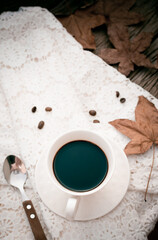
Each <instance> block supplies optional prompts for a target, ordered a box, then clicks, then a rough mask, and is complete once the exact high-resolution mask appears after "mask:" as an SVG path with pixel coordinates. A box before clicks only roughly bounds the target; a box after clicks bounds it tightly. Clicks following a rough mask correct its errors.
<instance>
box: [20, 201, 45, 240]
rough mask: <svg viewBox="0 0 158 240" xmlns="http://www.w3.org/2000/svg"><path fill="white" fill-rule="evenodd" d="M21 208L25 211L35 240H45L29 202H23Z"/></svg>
mask: <svg viewBox="0 0 158 240" xmlns="http://www.w3.org/2000/svg"><path fill="white" fill-rule="evenodd" d="M23 207H24V209H25V212H26V215H27V218H28V220H29V223H30V226H31V229H32V232H33V234H34V237H35V239H36V240H47V238H46V236H45V234H44V231H43V229H42V226H41V224H40V221H39V219H38V216H37V213H36V210H35V209H34V206H33V204H32V202H31V200H27V201H24V202H23Z"/></svg>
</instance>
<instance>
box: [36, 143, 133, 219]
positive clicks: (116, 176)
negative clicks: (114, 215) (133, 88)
mask: <svg viewBox="0 0 158 240" xmlns="http://www.w3.org/2000/svg"><path fill="white" fill-rule="evenodd" d="M112 146H113V149H114V151H115V157H116V166H115V170H114V173H113V176H112V178H111V179H110V181H109V182H108V183H107V184H106V185H105V187H104V188H103V189H102V190H101V191H99V192H98V195H97V198H94V197H91V196H86V197H84V199H82V198H81V199H80V203H79V207H78V210H77V213H76V216H75V219H74V220H78V221H86V220H91V219H95V218H98V217H101V216H103V215H105V214H107V213H109V212H110V211H111V210H113V209H114V208H115V207H116V206H117V205H118V204H119V203H120V202H121V200H122V199H123V197H124V195H125V193H126V191H127V188H128V185H129V179H130V171H129V164H128V159H127V157H126V155H125V153H124V152H123V150H121V149H120V148H119V147H118V146H117V145H116V144H114V143H112ZM45 162H46V159H45V158H41V159H40V160H39V161H38V163H37V165H36V169H35V181H36V187H37V191H38V193H39V195H40V197H41V199H42V201H43V202H44V203H45V205H46V206H47V207H48V208H49V209H50V210H52V211H53V212H55V213H56V214H58V215H60V216H62V217H65V207H66V204H67V199H66V197H65V198H64V197H63V196H62V195H61V192H60V191H59V190H57V188H56V187H55V186H54V184H53V183H52V182H51V181H50V178H49V177H48V175H47V174H46V168H45V166H46V163H45Z"/></svg>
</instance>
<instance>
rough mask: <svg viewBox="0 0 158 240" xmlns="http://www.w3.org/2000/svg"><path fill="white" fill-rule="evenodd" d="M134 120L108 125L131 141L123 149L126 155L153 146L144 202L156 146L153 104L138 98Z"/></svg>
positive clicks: (157, 114) (157, 125)
mask: <svg viewBox="0 0 158 240" xmlns="http://www.w3.org/2000/svg"><path fill="white" fill-rule="evenodd" d="M135 120H136V121H131V120H128V119H117V120H114V121H111V122H109V123H110V124H111V125H112V126H114V127H115V128H116V129H117V130H119V131H120V132H121V133H123V134H124V135H126V136H128V137H129V138H130V139H131V141H130V142H129V143H128V144H127V145H126V147H125V149H124V151H125V153H126V154H127V155H130V154H140V153H144V152H146V151H147V150H148V149H149V148H150V147H151V146H152V145H153V160H152V164H151V170H150V173H149V178H148V182H147V186H146V191H145V198H144V200H145V201H146V195H147V191H148V187H149V181H150V177H151V173H152V169H153V166H154V158H155V145H158V110H157V109H156V107H155V105H154V104H153V103H151V102H150V101H148V100H147V99H146V98H145V97H143V96H140V97H139V101H138V104H137V107H136V109H135Z"/></svg>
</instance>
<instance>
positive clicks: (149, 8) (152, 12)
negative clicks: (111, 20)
mask: <svg viewBox="0 0 158 240" xmlns="http://www.w3.org/2000/svg"><path fill="white" fill-rule="evenodd" d="M127 1H128V0H127ZM131 11H135V12H139V13H141V14H142V15H143V16H144V19H145V21H144V22H141V23H139V24H137V25H133V26H129V27H128V30H129V34H130V38H133V37H134V36H136V35H137V34H139V33H140V32H153V33H154V37H153V40H152V43H151V45H150V47H149V48H147V49H146V50H145V52H144V53H145V55H146V56H147V57H148V58H149V59H150V60H151V62H152V63H156V61H158V1H157V0H150V1H149V0H137V1H136V4H135V5H134V6H133V8H131ZM93 32H94V35H95V40H96V46H97V48H96V50H95V51H93V52H94V53H95V54H96V55H98V53H99V51H100V50H101V49H102V48H107V47H110V48H111V47H112V45H111V43H110V42H109V40H108V36H107V29H106V26H105V25H103V26H101V27H98V28H97V29H95V30H93ZM114 67H115V68H117V66H114ZM128 77H129V79H130V80H131V81H132V82H135V83H136V84H138V85H140V86H141V87H142V88H144V89H146V90H147V91H148V92H150V93H151V94H152V95H153V96H155V97H156V98H158V70H157V69H149V68H145V67H137V66H135V70H134V71H133V72H131V73H130V75H129V76H128Z"/></svg>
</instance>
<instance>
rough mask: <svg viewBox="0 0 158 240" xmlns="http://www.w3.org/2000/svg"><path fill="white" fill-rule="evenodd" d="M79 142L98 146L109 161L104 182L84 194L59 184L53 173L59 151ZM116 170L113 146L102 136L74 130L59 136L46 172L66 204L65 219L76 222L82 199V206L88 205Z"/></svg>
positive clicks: (87, 131) (91, 132)
mask: <svg viewBox="0 0 158 240" xmlns="http://www.w3.org/2000/svg"><path fill="white" fill-rule="evenodd" d="M77 140H83V141H89V142H92V143H94V144H96V145H97V146H99V147H100V148H101V150H102V151H103V152H104V153H105V155H106V157H107V160H108V172H107V175H106V177H105V178H104V180H103V181H102V182H101V183H100V185H98V186H97V187H95V188H94V189H91V190H88V191H83V192H78V191H72V190H69V189H67V188H66V187H64V186H63V185H61V184H60V183H59V182H58V180H57V178H56V176H55V174H54V171H53V161H54V157H55V155H56V153H57V152H58V150H59V149H60V148H61V147H62V146H63V145H65V144H67V143H69V142H72V141H77ZM114 168H115V157H114V153H113V149H112V146H111V144H110V143H109V141H108V139H106V138H105V137H102V136H101V135H100V134H98V133H96V132H94V131H89V130H72V131H69V132H66V133H64V134H62V135H61V136H59V137H58V138H57V139H55V140H54V142H53V144H52V145H51V147H50V149H49V151H48V154H47V166H46V170H47V174H48V175H49V178H50V180H51V182H52V184H54V186H55V187H56V188H57V190H58V191H57V192H59V195H60V198H63V201H64V204H65V205H64V208H65V209H64V211H65V218H67V219H69V220H75V215H76V212H77V211H78V210H79V206H80V201H81V199H82V204H83V202H85V205H86V204H87V202H86V201H87V199H88V198H89V197H90V198H91V197H92V198H93V197H95V198H96V197H97V195H98V193H99V192H100V191H101V190H102V189H103V188H104V187H105V185H106V184H107V183H108V182H109V180H110V179H111V177H112V175H113V172H114ZM65 199H66V200H65ZM61 201H62V199H61ZM85 207H86V206H85Z"/></svg>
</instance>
